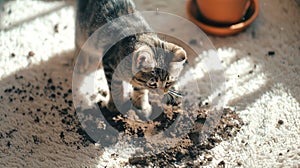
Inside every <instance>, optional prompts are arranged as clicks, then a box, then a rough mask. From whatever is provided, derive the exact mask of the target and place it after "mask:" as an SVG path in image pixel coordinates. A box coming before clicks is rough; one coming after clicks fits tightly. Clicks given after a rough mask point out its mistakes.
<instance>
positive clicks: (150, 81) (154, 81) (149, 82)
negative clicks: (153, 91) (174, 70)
mask: <svg viewBox="0 0 300 168" xmlns="http://www.w3.org/2000/svg"><path fill="white" fill-rule="evenodd" d="M147 85H148V86H150V87H152V88H156V87H157V84H156V80H155V79H154V78H151V79H150V80H149V81H148V82H147Z"/></svg>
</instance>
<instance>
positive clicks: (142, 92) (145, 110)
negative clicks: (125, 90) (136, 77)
mask: <svg viewBox="0 0 300 168" xmlns="http://www.w3.org/2000/svg"><path fill="white" fill-rule="evenodd" d="M148 92H149V91H148V90H147V89H139V88H134V89H133V97H132V101H133V105H134V106H135V107H136V108H138V109H139V110H138V112H137V113H138V114H137V115H138V116H139V117H140V118H141V119H146V120H149V117H150V116H151V113H152V106H151V105H150V103H149V97H148Z"/></svg>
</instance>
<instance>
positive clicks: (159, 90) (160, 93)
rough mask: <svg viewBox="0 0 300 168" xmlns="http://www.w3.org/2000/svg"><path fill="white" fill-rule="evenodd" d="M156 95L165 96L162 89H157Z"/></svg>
mask: <svg viewBox="0 0 300 168" xmlns="http://www.w3.org/2000/svg"><path fill="white" fill-rule="evenodd" d="M157 93H158V94H159V95H164V94H165V91H164V90H163V89H158V90H157Z"/></svg>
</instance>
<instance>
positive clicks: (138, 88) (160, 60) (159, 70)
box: [76, 0, 187, 120]
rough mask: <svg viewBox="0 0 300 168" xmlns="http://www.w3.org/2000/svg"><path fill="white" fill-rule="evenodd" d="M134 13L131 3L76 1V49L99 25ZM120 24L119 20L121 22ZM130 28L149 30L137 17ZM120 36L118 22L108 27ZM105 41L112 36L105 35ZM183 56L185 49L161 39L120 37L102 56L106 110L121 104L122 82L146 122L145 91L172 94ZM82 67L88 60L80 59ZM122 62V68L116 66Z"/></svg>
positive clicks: (150, 35) (154, 36)
mask: <svg viewBox="0 0 300 168" xmlns="http://www.w3.org/2000/svg"><path fill="white" fill-rule="evenodd" d="M133 12H136V10H135V6H134V3H133V2H132V0H101V1H100V0H98V1H97V0H78V9H77V18H76V48H77V54H78V52H79V50H80V47H81V46H82V45H83V43H84V42H85V41H86V40H87V39H88V37H89V36H90V35H91V34H92V33H93V32H94V31H96V30H97V29H98V28H100V27H101V26H103V25H104V24H105V23H107V22H110V21H112V20H113V19H116V18H118V17H120V16H122V15H127V14H131V13H133ZM121 22H122V20H121ZM130 24H131V26H133V27H135V28H137V29H139V28H142V29H144V30H145V29H146V30H151V28H150V26H149V25H148V24H147V23H146V22H145V20H144V19H143V18H142V17H141V16H140V15H137V16H136V17H135V18H134V21H132V23H130ZM111 29H113V31H114V32H117V33H122V31H126V28H124V27H122V23H121V24H120V25H117V26H113V27H111ZM107 36H108V37H107V38H109V37H110V36H113V34H109V35H107ZM186 59H187V56H186V52H185V50H184V49H183V48H182V47H180V46H178V45H176V44H173V43H170V42H167V41H164V40H161V39H160V38H159V37H158V36H157V34H155V33H138V34H134V35H131V36H128V37H125V38H123V39H122V40H120V41H119V42H117V43H116V44H114V45H113V46H112V47H111V48H110V49H109V50H108V51H107V52H106V53H105V55H104V56H103V59H102V65H103V68H104V71H105V76H106V79H107V83H108V85H109V89H110V100H109V102H108V105H107V108H108V109H109V110H110V111H116V110H117V107H116V104H115V103H116V102H122V97H123V86H122V82H128V83H130V84H131V85H132V87H133V95H132V98H131V99H132V104H133V105H134V106H135V107H136V108H137V109H139V110H138V116H139V117H140V118H141V119H146V120H148V119H149V117H150V116H151V113H152V107H151V105H150V103H149V100H148V99H149V98H148V94H149V92H152V93H156V94H160V95H164V94H167V93H174V91H170V88H171V87H172V86H173V85H174V84H175V83H176V81H177V79H178V77H179V75H180V72H181V70H182V69H183V64H184V63H185V62H186ZM80 61H81V62H84V64H83V65H81V66H82V67H83V69H84V68H87V67H88V66H89V64H88V63H89V60H88V59H85V58H84V60H80ZM121 62H122V66H119V65H120V63H121Z"/></svg>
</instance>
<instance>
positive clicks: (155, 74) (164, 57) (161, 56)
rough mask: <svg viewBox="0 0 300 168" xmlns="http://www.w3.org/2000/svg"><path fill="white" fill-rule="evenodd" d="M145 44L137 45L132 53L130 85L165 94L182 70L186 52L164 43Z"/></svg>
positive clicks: (158, 41)
mask: <svg viewBox="0 0 300 168" xmlns="http://www.w3.org/2000/svg"><path fill="white" fill-rule="evenodd" d="M147 42H148V43H142V44H139V45H137V46H136V48H135V51H134V53H133V57H132V59H133V60H132V72H133V78H132V80H131V84H132V85H133V86H134V87H136V88H146V89H149V91H154V92H156V93H159V94H160V95H162V94H166V93H167V92H168V90H169V89H170V88H171V87H172V86H173V85H174V84H175V83H176V81H177V79H178V77H179V75H180V73H181V70H182V69H183V64H184V63H185V62H186V60H187V56H186V52H185V50H184V49H183V48H181V47H179V46H178V45H176V44H173V43H169V42H166V41H162V40H152V41H151V43H150V42H149V41H147ZM149 43H150V44H149Z"/></svg>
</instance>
